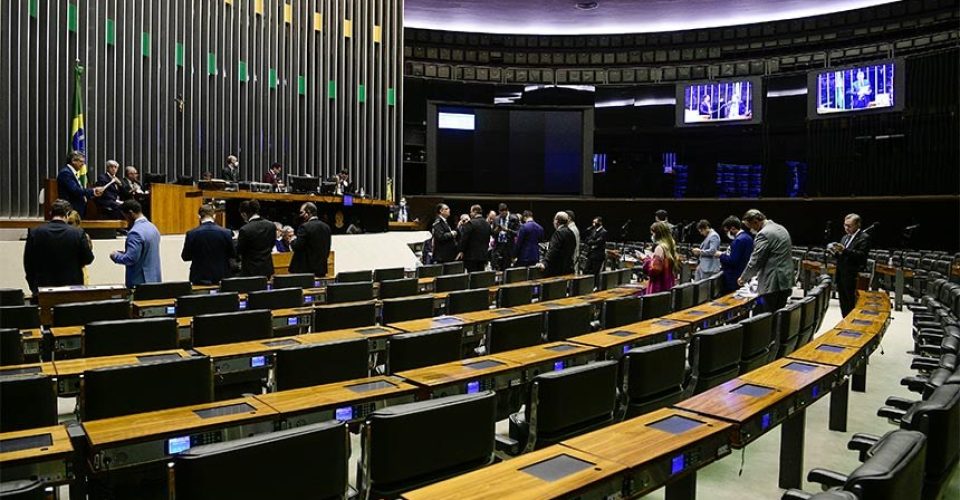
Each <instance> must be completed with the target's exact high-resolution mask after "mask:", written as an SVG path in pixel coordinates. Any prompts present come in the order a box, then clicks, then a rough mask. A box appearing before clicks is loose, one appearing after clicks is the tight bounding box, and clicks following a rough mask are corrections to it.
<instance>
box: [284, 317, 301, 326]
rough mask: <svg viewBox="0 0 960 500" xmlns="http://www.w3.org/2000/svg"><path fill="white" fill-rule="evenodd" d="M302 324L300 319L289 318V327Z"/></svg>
mask: <svg viewBox="0 0 960 500" xmlns="http://www.w3.org/2000/svg"><path fill="white" fill-rule="evenodd" d="M299 322H300V318H296V317H293V318H287V326H296V325H297V323H299Z"/></svg>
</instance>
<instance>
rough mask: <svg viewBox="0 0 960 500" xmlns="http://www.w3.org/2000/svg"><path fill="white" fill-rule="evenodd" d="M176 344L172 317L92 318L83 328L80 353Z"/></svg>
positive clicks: (111, 352) (110, 353) (98, 353)
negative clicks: (105, 319)
mask: <svg viewBox="0 0 960 500" xmlns="http://www.w3.org/2000/svg"><path fill="white" fill-rule="evenodd" d="M178 344H179V343H178V339H177V320H176V319H174V318H144V319H126V320H114V321H94V322H92V323H87V325H86V326H85V327H84V328H83V355H84V356H88V357H90V356H114V355H118V354H129V353H136V352H148V351H163V350H167V349H176V348H177V347H178Z"/></svg>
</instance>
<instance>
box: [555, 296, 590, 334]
mask: <svg viewBox="0 0 960 500" xmlns="http://www.w3.org/2000/svg"><path fill="white" fill-rule="evenodd" d="M592 322H593V304H580V305H577V306H569V307H558V308H556V309H550V310H549V311H547V341H548V342H556V341H559V340H566V339H568V338H570V337H576V336H577V335H583V334H585V333H590V331H591V329H592V325H591V323H592Z"/></svg>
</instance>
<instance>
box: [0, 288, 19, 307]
mask: <svg viewBox="0 0 960 500" xmlns="http://www.w3.org/2000/svg"><path fill="white" fill-rule="evenodd" d="M22 305H23V290H21V289H19V288H0V306H22Z"/></svg>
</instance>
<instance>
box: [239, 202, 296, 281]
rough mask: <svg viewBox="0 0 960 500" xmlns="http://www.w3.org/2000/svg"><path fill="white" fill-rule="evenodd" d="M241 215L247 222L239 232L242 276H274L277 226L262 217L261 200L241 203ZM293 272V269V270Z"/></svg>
mask: <svg viewBox="0 0 960 500" xmlns="http://www.w3.org/2000/svg"><path fill="white" fill-rule="evenodd" d="M240 217H243V220H244V222H245V224H244V225H243V227H241V228H240V231H238V233H237V256H238V257H240V275H241V276H266V277H267V278H269V277H271V276H273V257H272V256H271V253H273V248H274V246H275V245H276V241H277V228H276V226H274V225H273V223H272V222H270V221H268V220H267V219H264V218H263V217H260V202H258V201H257V200H245V201H244V202H243V203H241V204H240ZM291 272H292V271H291Z"/></svg>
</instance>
